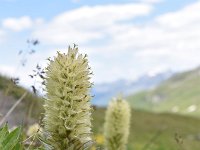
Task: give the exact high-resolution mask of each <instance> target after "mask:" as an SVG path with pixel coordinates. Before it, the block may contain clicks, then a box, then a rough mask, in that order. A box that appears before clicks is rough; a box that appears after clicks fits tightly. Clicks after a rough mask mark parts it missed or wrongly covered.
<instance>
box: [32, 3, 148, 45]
mask: <svg viewBox="0 0 200 150" xmlns="http://www.w3.org/2000/svg"><path fill="white" fill-rule="evenodd" d="M151 10H152V7H151V5H146V4H123V5H105V6H93V7H89V6H84V7H81V8H78V9H75V10H71V11H67V12H65V13H62V14H60V15H58V16H56V17H55V18H54V19H53V20H52V21H50V22H49V23H46V25H44V26H42V27H41V28H39V29H38V30H36V31H35V32H34V33H33V35H34V36H35V37H38V38H39V39H40V40H42V41H44V42H46V43H51V44H53V43H54V44H64V45H66V43H73V42H77V43H87V42H89V41H92V40H96V39H98V40H101V39H103V38H105V37H106V36H112V32H115V30H120V29H119V27H120V28H121V26H122V27H123V25H125V26H127V25H126V24H125V23H123V22H125V21H130V20H132V19H133V18H135V17H137V16H143V15H147V14H149V12H150V11H151ZM118 25H120V26H118Z"/></svg>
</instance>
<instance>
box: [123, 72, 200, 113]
mask: <svg viewBox="0 0 200 150" xmlns="http://www.w3.org/2000/svg"><path fill="white" fill-rule="evenodd" d="M127 99H128V101H129V102H130V104H131V105H132V106H133V107H134V108H140V109H144V110H149V111H155V112H172V109H173V108H174V107H177V108H178V111H177V113H180V114H184V115H191V116H200V70H199V68H197V69H195V70H193V71H188V72H185V73H180V74H177V75H175V76H173V77H172V78H170V79H169V80H167V81H165V82H163V83H162V84H161V85H160V86H158V87H157V88H155V89H152V90H150V91H142V92H139V93H137V94H134V95H131V96H129V97H128V98H127ZM191 105H195V106H196V108H197V109H196V110H195V111H193V112H188V107H190V106H191Z"/></svg>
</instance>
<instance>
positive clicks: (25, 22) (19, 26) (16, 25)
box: [2, 16, 43, 31]
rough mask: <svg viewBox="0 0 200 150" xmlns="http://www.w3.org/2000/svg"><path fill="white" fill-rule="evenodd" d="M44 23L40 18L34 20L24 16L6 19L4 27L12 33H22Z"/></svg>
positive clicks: (3, 23)
mask: <svg viewBox="0 0 200 150" xmlns="http://www.w3.org/2000/svg"><path fill="white" fill-rule="evenodd" d="M42 23H43V20H42V19H40V18H38V19H35V20H32V19H31V18H30V17H28V16H23V17H20V18H6V19H4V20H3V21H2V26H3V27H4V28H6V29H10V30H12V31H22V30H25V29H30V28H32V27H33V26H34V25H41V24H42Z"/></svg>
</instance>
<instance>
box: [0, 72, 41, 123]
mask: <svg viewBox="0 0 200 150" xmlns="http://www.w3.org/2000/svg"><path fill="white" fill-rule="evenodd" d="M25 92H28V94H27V96H26V97H25V98H24V100H23V101H22V102H21V103H20V104H19V105H18V106H17V107H16V108H15V110H14V111H13V112H12V114H11V115H10V116H9V118H8V123H9V125H11V126H15V125H19V124H22V123H23V124H24V125H28V124H31V123H33V122H35V121H36V120H38V116H39V115H40V114H41V112H42V110H43V108H42V105H41V103H42V99H41V98H40V97H38V96H36V95H35V94H32V93H31V92H29V91H27V89H25V88H23V87H21V86H18V85H15V84H14V83H13V82H12V81H11V79H10V78H8V77H6V76H2V75H0V114H2V115H3V116H4V115H5V114H6V113H7V112H8V111H9V109H10V108H11V107H12V106H13V105H14V103H15V102H16V101H17V100H18V99H19V98H20V97H21V96H22V95H23V94H24V93H25Z"/></svg>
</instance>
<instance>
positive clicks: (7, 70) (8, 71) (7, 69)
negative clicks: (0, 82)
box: [0, 65, 15, 76]
mask: <svg viewBox="0 0 200 150" xmlns="http://www.w3.org/2000/svg"><path fill="white" fill-rule="evenodd" d="M14 71H15V69H14V67H12V66H7V65H0V72H1V74H2V75H6V76H12V75H13V74H14Z"/></svg>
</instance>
